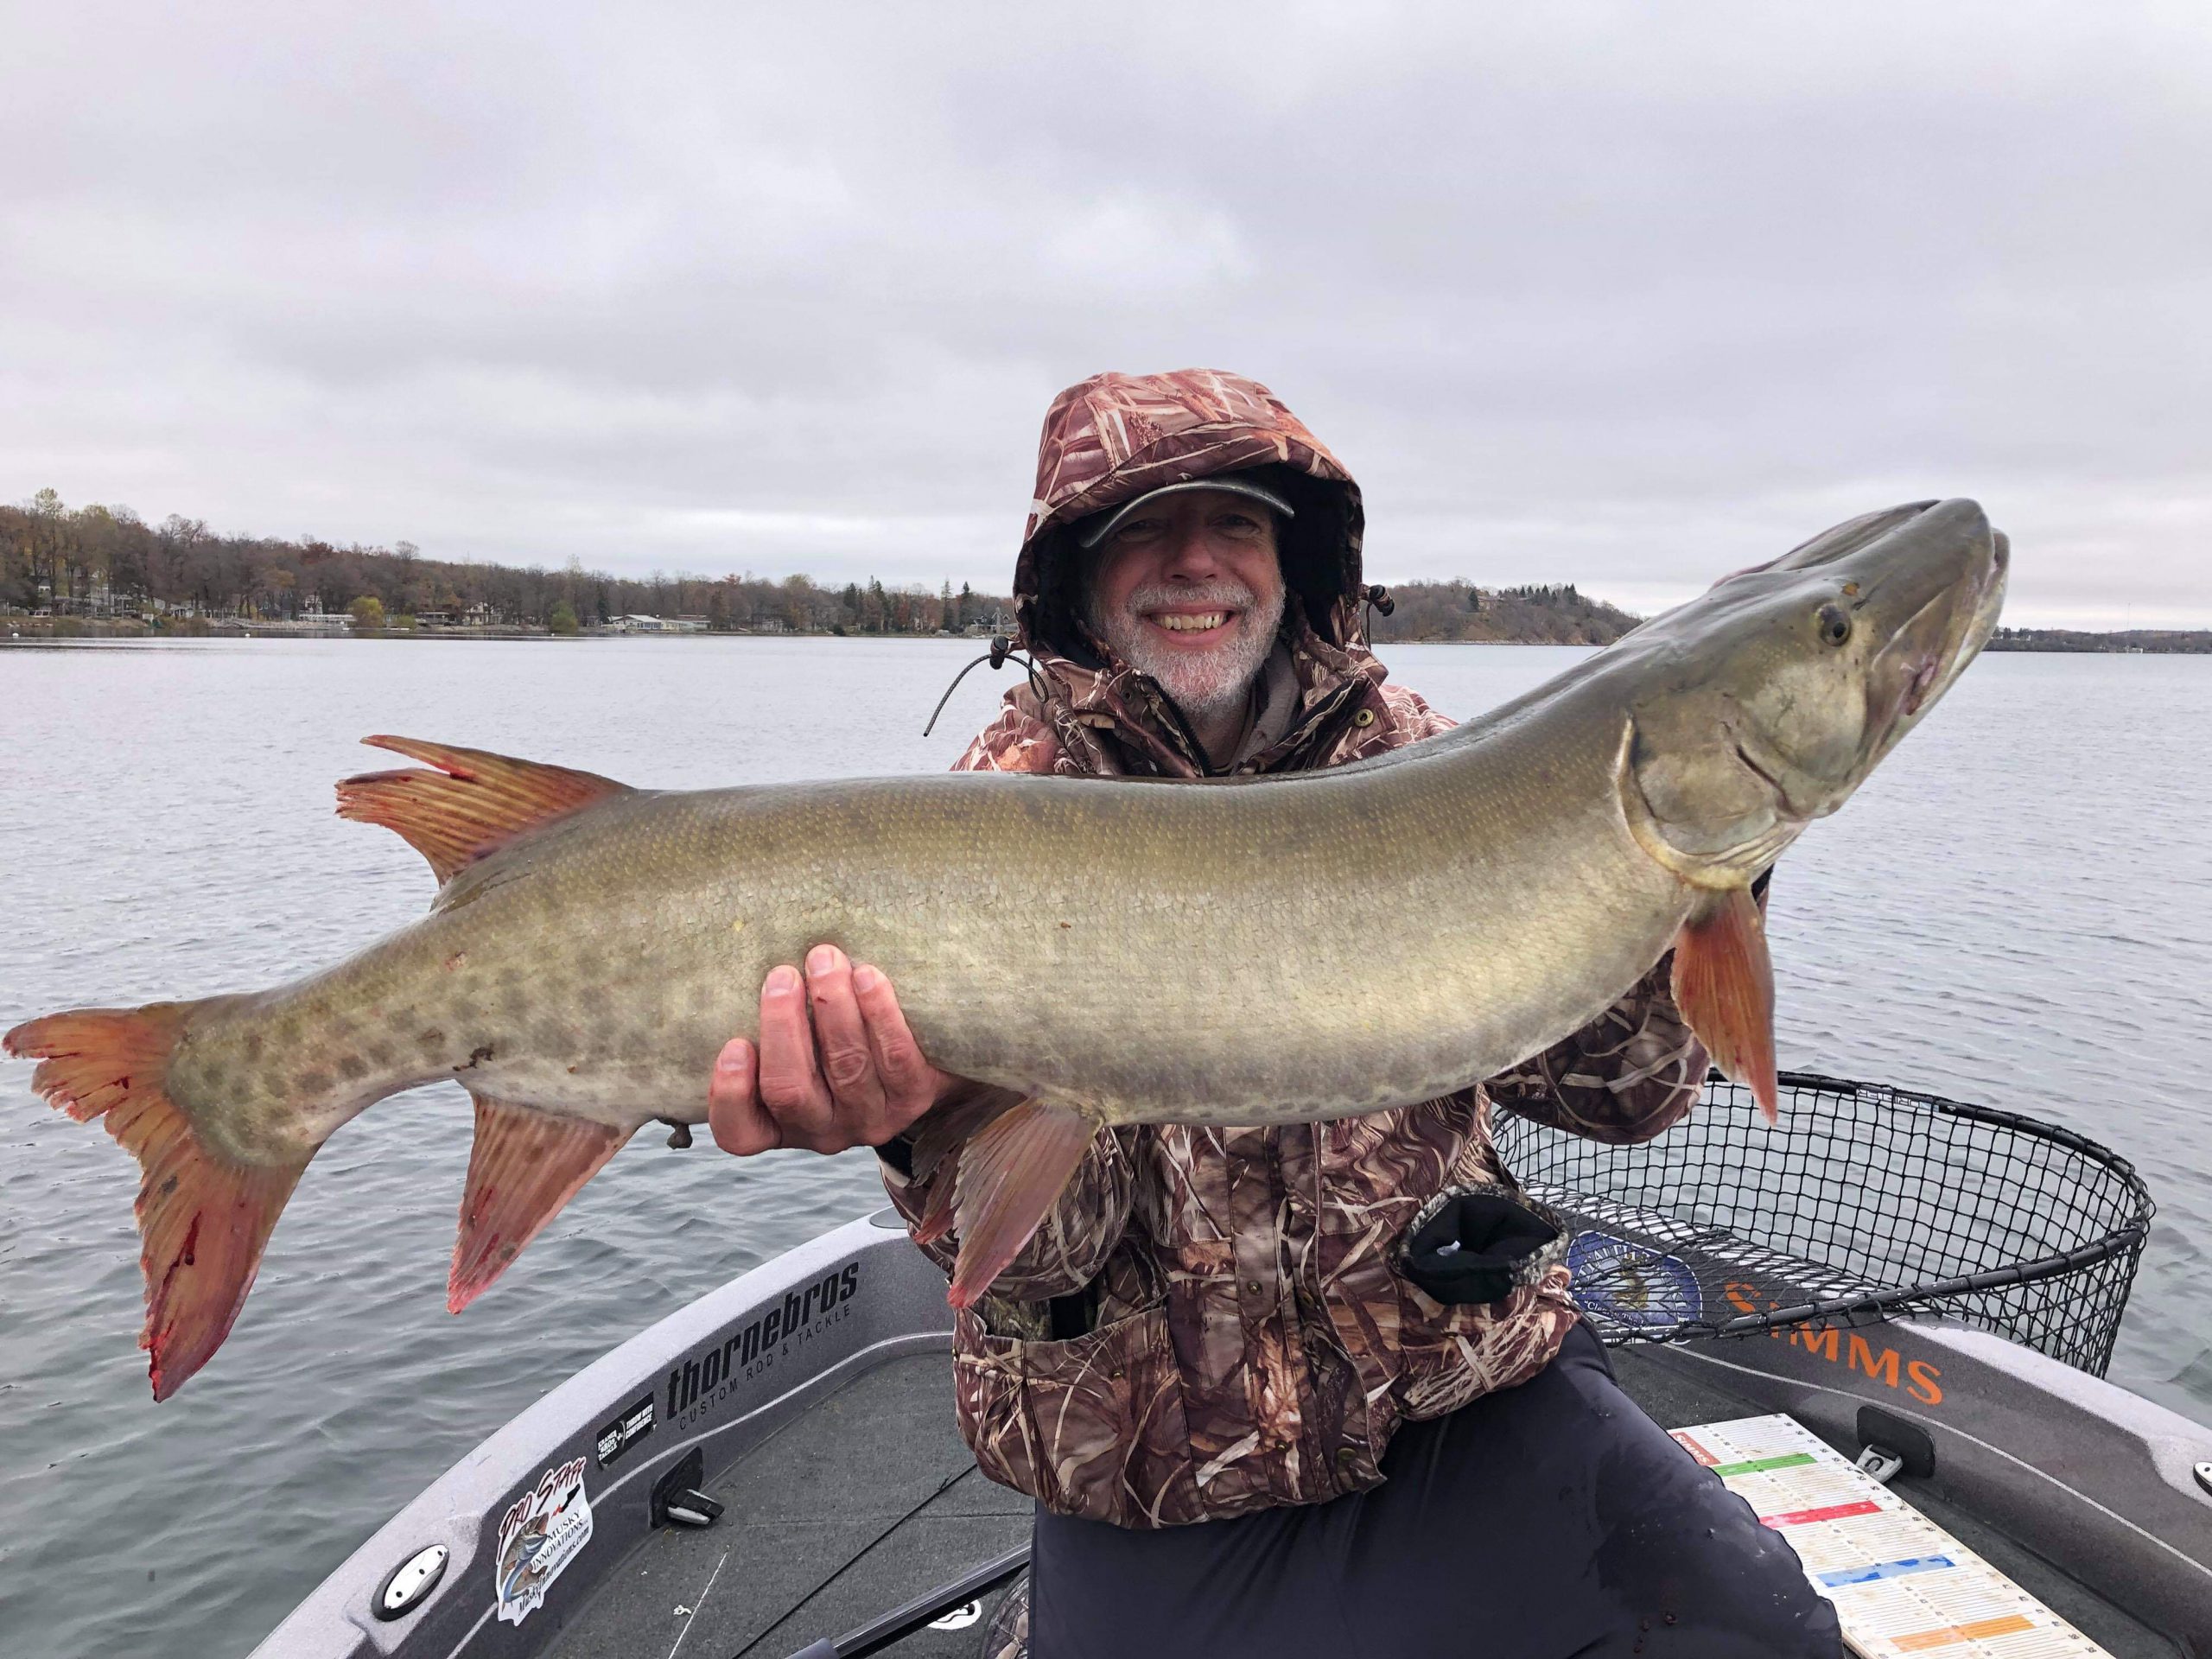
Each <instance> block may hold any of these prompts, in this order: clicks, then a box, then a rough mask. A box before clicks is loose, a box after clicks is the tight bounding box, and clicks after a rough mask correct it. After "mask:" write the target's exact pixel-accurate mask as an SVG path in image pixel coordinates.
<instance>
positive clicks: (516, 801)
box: [338, 736, 636, 882]
mask: <svg viewBox="0 0 2212 1659" xmlns="http://www.w3.org/2000/svg"><path fill="white" fill-rule="evenodd" d="M361 741H363V742H365V743H366V744H368V745H369V746H370V747H372V748H379V749H391V750H392V751H393V752H395V753H399V754H404V755H405V756H406V757H407V758H408V759H409V760H420V761H422V762H423V764H424V765H425V766H432V767H435V771H429V772H424V771H420V770H416V769H415V768H412V767H410V768H408V769H405V770H403V771H398V772H364V773H362V774H361V775H360V776H359V777H356V778H348V779H346V780H345V781H344V782H343V783H341V784H340V785H338V816H339V817H341V818H351V819H353V821H354V822H355V823H380V824H382V825H384V826H385V828H386V829H391V830H394V831H397V834H398V835H399V836H400V837H401V839H403V840H404V841H405V842H407V844H408V845H409V846H410V847H412V848H414V849H415V850H416V852H418V853H420V854H422V855H423V857H425V858H427V859H429V861H430V869H431V872H432V874H435V876H436V877H437V878H438V880H439V881H440V882H445V881H447V880H451V879H452V876H453V874H454V872H455V871H456V870H459V869H461V868H462V867H463V866H465V865H467V864H468V863H470V862H471V861H474V860H475V859H479V858H481V857H482V856H483V855H485V854H486V853H488V852H490V851H491V850H492V849H494V848H495V847H498V846H499V844H500V843H502V842H505V841H507V840H509V839H510V838H511V837H512V836H517V835H519V834H520V833H521V832H522V831H524V830H525V829H534V828H535V827H536V826H537V825H538V824H541V823H551V822H552V821H553V820H554V819H556V818H562V817H567V816H568V815H569V813H571V812H574V811H576V810H579V809H580V808H582V807H587V806H589V805H591V804H593V803H594V802H595V801H603V800H607V799H609V798H613V797H614V796H617V795H630V794H634V793H635V792H636V791H633V790H632V788H631V787H630V786H629V785H627V784H618V783H616V782H615V781H614V780H613V779H612V778H601V776H599V775H598V774H597V773H596V772H571V771H570V770H569V768H568V767H566V766H546V765H543V764H542V763H541V762H538V761H535V760H515V759H514V758H513V757H512V756H510V755H504V754H493V753H489V752H488V751H486V750H484V749H462V748H455V747H452V746H450V745H448V744H444V743H425V742H423V741H419V740H418V739H415V738H411V737H385V736H378V737H367V738H363V739H362V740H361Z"/></svg>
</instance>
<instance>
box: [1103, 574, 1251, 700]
mask: <svg viewBox="0 0 2212 1659" xmlns="http://www.w3.org/2000/svg"><path fill="white" fill-rule="evenodd" d="M1162 605H1218V606H1220V607H1222V608H1223V609H1224V610H1234V611H1235V612H1236V625H1235V631H1234V632H1232V633H1231V634H1230V637H1229V639H1226V640H1224V642H1223V643H1222V644H1221V645H1218V646H1217V647H1216V648H1215V649H1214V650H1212V651H1211V652H1207V653H1206V654H1205V656H1204V657H1191V656H1186V655H1185V653H1183V652H1179V651H1178V650H1177V649H1175V647H1174V646H1173V645H1157V644H1155V643H1154V641H1153V640H1152V639H1150V638H1148V637H1147V633H1146V630H1147V628H1148V627H1149V626H1151V625H1150V624H1149V623H1147V622H1145V621H1144V620H1142V618H1141V613H1142V612H1144V611H1145V610H1146V609H1147V608H1150V607H1158V606H1162ZM1084 609H1085V611H1086V612H1087V613H1088V614H1087V616H1086V618H1085V620H1087V621H1089V623H1090V631H1091V632H1093V633H1095V634H1096V635H1097V636H1098V637H1099V639H1102V640H1103V641H1104V642H1105V644H1106V645H1107V646H1108V647H1109V649H1110V650H1111V651H1112V652H1113V653H1114V654H1115V655H1116V657H1119V658H1121V659H1122V661H1123V662H1125V663H1127V664H1128V665H1129V666H1130V667H1131V668H1134V669H1135V670H1136V671H1137V672H1138V673H1140V674H1144V675H1148V676H1150V677H1151V678H1153V679H1154V680H1155V681H1157V682H1158V683H1159V685H1160V690H1163V691H1165V692H1166V694H1167V695H1168V696H1169V697H1170V698H1171V699H1173V702H1174V704H1175V706H1176V707H1177V708H1178V709H1181V710H1182V711H1183V713H1184V715H1185V716H1186V717H1187V718H1189V719H1192V720H1216V719H1218V718H1220V717H1221V716H1222V715H1226V714H1228V713H1230V711H1231V710H1233V709H1236V706H1237V705H1238V704H1239V703H1241V702H1243V700H1244V699H1245V698H1246V697H1247V696H1249V695H1250V694H1251V690H1252V682H1253V680H1254V679H1255V677H1257V676H1258V674H1259V672H1260V665H1261V664H1263V663H1265V662H1266V661H1267V660H1268V652H1270V651H1272V650H1274V643H1275V631H1276V630H1277V629H1278V628H1280V627H1281V626H1282V612H1283V595H1282V594H1281V591H1280V590H1278V591H1277V592H1276V594H1274V598H1273V599H1272V600H1269V601H1266V602H1265V603H1262V601H1260V600H1259V599H1258V598H1257V596H1255V594H1253V592H1252V590H1251V589H1250V588H1247V587H1245V586H1244V585H1243V583H1242V582H1201V583H1198V584H1196V585H1193V586H1189V587H1176V588H1138V589H1136V590H1135V592H1134V593H1132V594H1130V595H1129V596H1128V599H1127V600H1126V601H1123V603H1122V607H1121V609H1120V610H1119V611H1118V612H1116V613H1114V614H1111V615H1109V614H1107V613H1105V611H1104V610H1103V608H1102V607H1100V605H1099V603H1098V599H1097V595H1096V592H1093V593H1092V594H1090V595H1088V596H1087V597H1086V600H1085V601H1084Z"/></svg>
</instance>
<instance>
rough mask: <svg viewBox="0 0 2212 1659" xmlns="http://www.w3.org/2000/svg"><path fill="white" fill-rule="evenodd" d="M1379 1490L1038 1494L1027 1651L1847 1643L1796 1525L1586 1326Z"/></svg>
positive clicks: (1284, 1652)
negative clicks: (1687, 1433)
mask: <svg viewBox="0 0 2212 1659" xmlns="http://www.w3.org/2000/svg"><path fill="white" fill-rule="evenodd" d="M1383 1472H1384V1473H1385V1474H1386V1475H1387V1476H1388V1477H1389V1479H1388V1480H1386V1481H1385V1482H1384V1483H1383V1484H1382V1485H1381V1486H1379V1487H1376V1489H1375V1490H1373V1491H1366V1492H1355V1493H1353V1494H1351V1495H1350V1496H1348V1497H1340V1498H1338V1499H1336V1500H1335V1501H1334V1502H1332V1503H1319V1504H1308V1505H1302V1506H1296V1507H1292V1508H1287V1509H1277V1510H1262V1511H1260V1512H1258V1513H1256V1514H1252V1515H1246V1516H1237V1517H1236V1518H1235V1519H1233V1520H1229V1521H1214V1522H1205V1523H1203V1524H1201V1525H1198V1526H1190V1527H1173V1528H1168V1529H1164V1530H1161V1531H1154V1532H1137V1531H1129V1530H1125V1529H1122V1528H1119V1527H1111V1526H1107V1525H1104V1524H1103V1523H1102V1522H1095V1521H1077V1520H1071V1519H1070V1518H1069V1517H1067V1516H1055V1515H1047V1514H1045V1513H1043V1512H1042V1511H1040V1512H1039V1515H1038V1517H1037V1532H1036V1553H1035V1560H1034V1566H1033V1573H1034V1574H1035V1586H1034V1592H1033V1596H1034V1599H1033V1606H1032V1611H1031V1625H1030V1631H1031V1634H1030V1645H1029V1652H1030V1655H1031V1659H1183V1656H1191V1659H1198V1656H1205V1659H1305V1656H1309V1655H1310V1656H1314V1659H1321V1656H1326V1659H1432V1656H1433V1659H1491V1656H1495V1659H1570V1656H1573V1659H1614V1656H1619V1659H1840V1655H1841V1653H1842V1651H1843V1649H1842V1643H1841V1638H1840V1636H1839V1634H1838V1632H1837V1629H1836V1621H1835V1612H1834V1609H1833V1608H1832V1607H1831V1606H1830V1605H1828V1603H1827V1600H1826V1599H1823V1598H1822V1597H1821V1596H1820V1595H1818V1594H1817V1593H1815V1591H1814V1590H1813V1587H1812V1586H1811V1585H1810V1584H1809V1583H1808V1582H1807V1580H1806V1578H1805V1575H1804V1573H1803V1571H1802V1568H1801V1567H1799V1565H1798V1561H1797V1557H1796V1553H1795V1552H1794V1551H1792V1550H1791V1549H1790V1548H1789V1545H1788V1544H1787V1543H1786V1542H1785V1541H1783V1538H1782V1536H1781V1535H1780V1534H1778V1533H1776V1532H1773V1531H1770V1529H1767V1528H1765V1527H1763V1526H1761V1525H1760V1524H1759V1523H1758V1517H1757V1516H1754V1515H1753V1514H1752V1512H1751V1506H1750V1505H1749V1504H1747V1503H1745V1502H1744V1501H1743V1499H1741V1498H1739V1497H1736V1496H1735V1495H1734V1494H1733V1493H1732V1492H1730V1491H1728V1490H1727V1488H1726V1487H1725V1486H1723V1485H1722V1484H1720V1482H1719V1479H1718V1478H1715V1477H1714V1476H1713V1475H1712V1474H1710V1473H1708V1472H1707V1471H1706V1470H1704V1469H1702V1468H1700V1466H1699V1465H1698V1464H1697V1463H1696V1462H1695V1461H1694V1459H1692V1458H1691V1457H1690V1456H1689V1454H1688V1452H1684V1451H1683V1450H1682V1449H1681V1446H1678V1445H1676V1444H1675V1441H1674V1440H1671V1439H1670V1438H1669V1436H1668V1435H1667V1433H1666V1432H1665V1431H1664V1430H1662V1428H1660V1427H1659V1426H1658V1425H1657V1424H1656V1423H1654V1422H1653V1421H1651V1419H1650V1418H1649V1417H1647V1416H1646V1415H1644V1414H1643V1411H1642V1410H1641V1409H1640V1408H1637V1405H1636V1404H1635V1403H1634V1402H1632V1401H1630V1399H1629V1398H1628V1396H1627V1395H1624V1394H1623V1393H1622V1392H1621V1390H1620V1388H1619V1386H1618V1384H1617V1383H1615V1382H1614V1380H1613V1374H1612V1368H1611V1366H1610V1365H1609V1364H1607V1363H1606V1361H1605V1350H1604V1349H1603V1348H1602V1347H1600V1346H1599V1344H1598V1342H1597V1339H1596V1338H1593V1337H1592V1336H1591V1335H1590V1334H1589V1332H1587V1331H1586V1330H1585V1329H1584V1328H1583V1327H1582V1326H1580V1325H1577V1326H1575V1328H1574V1329H1573V1331H1572V1332H1570V1333H1569V1334H1568V1337H1567V1343H1566V1344H1565V1346H1564V1347H1562V1348H1561V1349H1560V1355H1559V1357H1558V1358H1557V1359H1555V1360H1554V1361H1553V1363H1551V1364H1550V1365H1549V1366H1548V1367H1546V1368H1545V1370H1543V1371H1541V1373H1539V1374H1538V1375H1537V1376H1535V1377H1534V1378H1532V1379H1531V1380H1530V1381H1529V1382H1528V1383H1523V1384H1522V1386H1521V1387H1519V1388H1517V1389H1504V1390H1503V1391H1501V1392H1499V1393H1497V1394H1492V1395H1484V1397H1483V1398H1481V1399H1479V1400H1477V1401H1476V1402H1474V1403H1472V1404H1471V1405H1469V1406H1467V1407H1466V1408H1464V1409H1462V1410H1460V1411H1458V1412H1455V1413H1453V1414H1452V1415H1450V1416H1448V1417H1442V1418H1438V1419H1436V1420H1435V1421H1431V1422H1425V1423H1412V1424H1408V1425H1407V1426H1406V1427H1404V1428H1402V1429H1401V1430H1400V1431H1399V1433H1398V1435H1397V1438H1396V1439H1395V1440H1394V1441H1393V1442H1392V1444H1391V1446H1390V1449H1389V1453H1388V1454H1387V1455H1386V1456H1385V1457H1384V1459H1383Z"/></svg>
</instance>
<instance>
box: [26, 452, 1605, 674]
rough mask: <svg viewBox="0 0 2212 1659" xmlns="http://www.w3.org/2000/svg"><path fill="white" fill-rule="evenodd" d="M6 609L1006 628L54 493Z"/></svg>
mask: <svg viewBox="0 0 2212 1659" xmlns="http://www.w3.org/2000/svg"><path fill="white" fill-rule="evenodd" d="M1389 594H1390V603H1391V607H1392V608H1391V610H1390V612H1389V614H1387V615H1385V614H1383V613H1382V612H1381V611H1380V610H1379V609H1370V610H1369V612H1368V613H1367V620H1368V626H1369V629H1370V633H1371V635H1372V637H1373V638H1374V639H1375V640H1376V643H1377V644H1383V645H1387V644H1390V643H1393V642H1395V641H1400V640H1412V639H1467V640H1499V641H1506V640H1513V641H1522V642H1543V643H1549V644H1555V645H1606V644H1609V643H1611V641H1612V640H1614V639H1618V638H1619V637H1620V636H1621V635H1622V634H1623V633H1625V632H1627V631H1628V630H1629V629H1630V628H1631V627H1634V626H1636V623H1637V618H1635V617H1633V616H1631V615H1630V614H1629V613H1627V612H1625V611H1623V610H1620V609H1618V607H1614V606H1611V605H1608V604H1605V602H1604V601H1599V600H1593V599H1591V598H1588V597H1587V596H1586V595H1585V594H1581V593H1580V592H1579V591H1577V589H1576V588H1574V587H1573V585H1572V584H1567V585H1565V586H1542V587H1519V588H1478V587H1476V586H1474V585H1473V584H1472V583H1471V582H1465V581H1462V580H1454V581H1451V582H1402V583H1399V584H1396V585H1395V586H1393V587H1392V588H1390V589H1389ZM0 611H16V612H22V613H32V614H36V613H41V612H44V613H52V614H54V615H56V616H64V617H71V616H73V617H94V618H99V617H118V618H140V619H143V620H147V621H149V622H151V623H152V624H153V625H154V626H175V625H176V624H179V623H183V624H186V625H188V626H189V625H193V624H195V623H200V622H204V621H209V620H213V621H246V622H251V621H256V620H279V621H296V620H300V619H302V618H314V617H341V616H342V617H348V618H351V619H352V620H353V621H354V622H355V623H357V624H358V625H359V626H365V627H370V628H407V627H412V626H418V625H424V626H430V625H437V624H446V625H456V626H488V627H513V628H524V629H550V630H551V631H553V632H556V633H565V632H578V631H580V630H582V629H585V628H594V627H603V626H607V625H609V624H612V623H614V622H616V621H617V620H619V619H620V618H622V617H625V616H632V615H646V616H655V617H660V618H664V619H668V620H676V619H687V618H688V619H691V620H694V621H695V622H696V623H700V624H703V625H704V626H706V627H707V628H709V629H710V630H748V631H760V630H769V631H776V632H781V631H786V630H787V631H790V632H822V633H847V634H900V633H936V632H940V631H944V630H948V629H949V630H951V631H954V632H966V631H968V630H969V629H970V628H977V627H988V628H1001V627H1010V626H1011V625H1012V621H1013V602H1012V601H1010V600H1009V599H1007V598H1006V597H1005V596H1004V595H1002V594H987V593H977V592H976V591H975V590H974V589H973V588H970V587H969V585H968V584H967V583H965V582H963V583H962V584H961V586H960V588H959V589H958V591H957V592H955V591H954V589H953V586H952V584H951V583H950V582H944V583H941V584H940V585H939V587H938V590H937V591H936V592H935V593H931V592H930V591H929V590H928V589H927V588H922V587H918V586H909V587H901V588H886V587H885V586H884V585H883V583H882V582H878V581H873V580H871V581H869V582H865V583H862V582H847V583H845V584H844V585H842V587H839V586H834V585H833V586H824V585H823V584H821V583H819V582H816V581H814V580H813V579H812V578H811V577H809V576H804V575H791V576H785V577H782V578H780V579H772V578H768V577H763V576H756V575H750V574H747V575H728V576H720V577H714V576H702V575H690V574H682V575H664V574H662V573H658V572H656V573H655V574H654V575H652V576H649V577H642V578H640V577H625V576H613V575H607V573H606V572H604V571H599V570H587V569H584V568H583V566H582V563H578V562H575V561H571V562H570V563H569V566H568V567H567V568H566V569H560V570H548V569H543V567H540V566H535V565H532V566H526V567H525V566H516V565H506V564H489V563H456V562H454V561H451V560H442V559H432V558H426V557H424V556H423V554H422V552H421V550H419V549H418V548H416V546H415V545H414V544H413V543H410V542H399V543H395V544H393V545H392V546H391V547H388V548H386V547H365V546H361V545H359V544H358V543H349V544H347V545H346V546H342V547H341V546H337V545H334V544H333V543H329V542H326V541H321V540H319V539H317V538H315V537H305V538H302V539H300V540H296V541H288V540H283V539H281V538H277V537H255V536H224V535H219V534H218V533H216V532H215V531H211V530H210V529H209V528H208V527H207V524H206V523H205V522H204V521H202V520H200V519H197V518H184V517H183V516H181V514H177V513H171V514H170V515H169V516H168V518H164V519H162V521H161V523H160V524H147V523H146V522H145V521H144V520H143V519H142V518H139V517H138V515H137V513H135V512H131V510H130V508H128V507H124V506H103V505H99V504H97V503H95V504H92V505H86V506H79V507H69V506H67V505H64V504H63V502H62V500H61V499H60V496H59V495H57V494H56V493H54V491H52V490H41V491H40V492H39V493H37V494H36V495H35V496H34V497H33V498H32V499H30V500H29V501H28V502H24V503H22V504H21V505H16V506H0Z"/></svg>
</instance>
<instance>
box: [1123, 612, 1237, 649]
mask: <svg viewBox="0 0 2212 1659" xmlns="http://www.w3.org/2000/svg"><path fill="white" fill-rule="evenodd" d="M1243 614H1244V613H1243V612H1242V611H1239V610H1234V609H1231V608H1230V607H1227V606H1223V605H1210V606H1207V607H1204V608H1203V609H1201V608H1198V607H1173V608H1168V609H1162V610H1156V611H1147V612H1145V613H1144V620H1145V622H1146V623H1147V625H1148V626H1149V628H1150V630H1151V631H1152V632H1156V633H1159V634H1161V635H1164V636H1165V637H1166V643H1168V644H1171V645H1173V646H1175V647H1176V648H1177V649H1179V650H1185V651H1189V650H1204V649H1205V648H1207V647H1209V646H1212V645H1218V644H1220V643H1221V642H1222V641H1223V640H1224V639H1227V638H1228V637H1229V636H1230V633H1231V632H1234V631H1235V629H1236V623H1237V620H1238V619H1240V618H1241V617H1242V616H1243Z"/></svg>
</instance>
